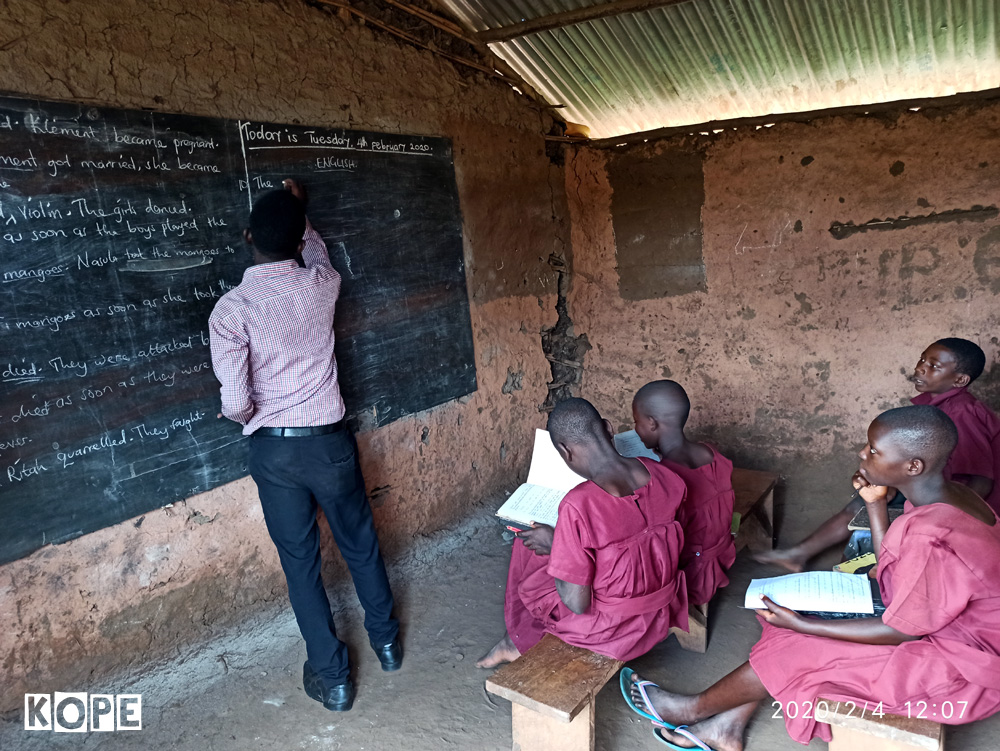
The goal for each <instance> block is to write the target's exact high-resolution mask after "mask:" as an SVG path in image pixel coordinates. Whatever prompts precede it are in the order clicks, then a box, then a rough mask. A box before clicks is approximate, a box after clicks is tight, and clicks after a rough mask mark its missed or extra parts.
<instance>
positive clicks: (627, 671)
mask: <svg viewBox="0 0 1000 751" xmlns="http://www.w3.org/2000/svg"><path fill="white" fill-rule="evenodd" d="M633 675H635V671H634V670H632V669H631V668H622V671H621V673H619V674H618V683H619V685H620V686H621V689H622V696H623V697H625V703H626V704H628V706H629V709H631V710H632V711H633V712H635V713H636V714H637V715H639V716H640V717H642V718H643V719H646V720H649V721H650V722H652V723H653V724H654V725H659V726H660V727H661V728H666V729H667V730H673V729H674V726H673V725H671V724H670V723H669V722H666V721H665V720H664V719H663V718H662V717H660V715H658V714H657V713H656V710H655V709H653V705H652V703H650V701H649V697H648V696H647V695H646V686H653V687H655V688H659V686H657V685H656V684H655V683H653V682H652V681H633V680H632V676H633ZM633 685H634V686H635V687H636V688H638V689H639V693H640V694H642V700H643V702H644V703H645V704H646V706H647V707H649V710H650V711H649V712H647V711H645V710H643V709H639V707H638V705H636V703H635V702H634V701H632V694H631V691H630V690H629V689H630V688H631V687H632V686H633Z"/></svg>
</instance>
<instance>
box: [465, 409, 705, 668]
mask: <svg viewBox="0 0 1000 751" xmlns="http://www.w3.org/2000/svg"><path fill="white" fill-rule="evenodd" d="M548 429H549V433H550V434H551V436H552V442H553V443H554V444H555V446H556V449H558V451H559V454H560V456H562V458H563V459H564V460H565V461H566V464H568V465H569V467H570V468H571V469H572V470H573V471H575V472H576V473H577V474H579V475H581V476H583V477H585V478H587V482H583V483H580V484H579V485H577V486H576V487H575V488H573V490H571V491H570V492H569V494H568V495H566V497H565V498H564V499H563V500H562V502H561V503H560V505H559V521H558V522H557V523H556V526H555V529H553V528H552V527H549V526H545V525H536V526H535V527H534V528H533V529H530V530H526V531H524V532H519V533H518V538H519V539H517V540H515V541H514V549H513V551H512V553H511V561H510V570H509V573H508V576H507V593H506V599H505V601H504V621H505V624H506V626H507V633H506V634H504V637H503V638H502V639H501V640H500V641H499V642H498V643H497V645H496V646H495V647H493V649H491V650H490V651H489V652H488V653H487V654H486V655H485V656H484V657H483V658H482V659H481V660H479V662H477V663H476V664H477V665H478V666H479V667H483V668H490V667H495V666H497V665H499V664H501V663H503V662H510V661H511V660H514V659H516V658H517V657H519V656H520V655H521V653H523V652H525V651H526V650H528V649H530V648H531V647H532V646H534V645H535V644H536V643H537V642H538V641H539V640H540V639H541V638H542V636H543V634H545V633H550V634H555V635H556V636H558V637H559V638H560V639H562V640H563V641H565V642H567V643H569V644H573V645H576V646H578V647H585V648H587V649H590V650H592V651H594V652H598V653H600V654H603V655H608V656H610V657H616V658H618V659H620V660H628V659H631V658H632V657H638V656H639V655H642V654H645V653H646V652H648V651H649V650H650V649H651V648H652V647H653V646H654V645H656V644H658V643H659V642H660V641H662V640H663V639H665V638H666V637H667V634H668V633H669V632H670V628H671V627H672V626H681V627H685V628H686V627H687V611H688V601H687V592H686V590H685V586H684V575H683V574H682V573H681V572H680V571H679V569H678V565H677V564H678V556H679V554H680V551H681V547H682V545H683V532H682V530H681V525H680V523H679V522H678V521H677V520H676V518H675V517H676V514H677V509H678V507H679V506H680V505H681V503H682V502H683V500H684V492H685V491H684V483H683V482H682V481H681V479H680V478H679V477H678V476H677V475H676V474H674V473H673V472H671V471H670V470H669V469H667V468H666V467H663V466H661V465H660V464H658V463H657V462H655V461H652V460H650V459H626V458H625V457H622V456H620V455H619V454H618V452H617V451H616V450H615V447H614V443H613V441H612V436H613V435H614V433H613V431H612V429H611V425H610V423H608V421H607V420H602V419H601V416H600V415H599V414H598V412H597V410H596V409H594V407H593V405H591V404H590V402H588V401H586V400H584V399H568V400H566V401H564V402H560V403H559V404H557V405H556V408H555V409H554V410H552V414H551V415H550V416H549V424H548Z"/></svg>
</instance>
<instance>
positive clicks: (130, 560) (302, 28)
mask: <svg viewBox="0 0 1000 751" xmlns="http://www.w3.org/2000/svg"><path fill="white" fill-rule="evenodd" d="M0 71H2V72H0V89H2V90H4V91H5V92H7V93H10V94H14V95H24V96H35V97H39V98H47V99H64V100H72V101H81V102H90V103H95V104H100V105H105V106H119V107H126V108H143V107H146V108H152V109H156V110H162V111H166V112H180V113H186V114H194V115H204V116H217V117H225V118H245V119H258V120H264V121H271V122H296V121H297V122H302V123H312V124H317V125H323V126H329V127H347V128H357V129H369V130H376V131H387V132H403V133H416V134H425V135H433V136H445V137H449V138H451V139H453V144H454V153H455V169H456V174H457V180H458V188H459V197H460V204H461V210H462V212H463V220H464V240H465V256H466V263H467V268H468V281H469V292H470V301H471V308H472V310H471V313H472V325H473V331H474V336H475V347H476V367H477V370H478V379H479V389H478V391H477V392H476V393H475V394H473V395H471V396H470V397H466V398H463V399H461V400H458V401H455V402H451V403H449V404H446V405H443V406H441V407H438V408H435V409H433V410H430V411H428V412H425V413H421V414H418V415H415V416H411V417H408V418H405V419H402V420H399V421H397V422H395V423H393V424H391V425H388V426H386V427H384V428H381V429H379V430H377V431H375V432H369V433H364V434H362V435H360V436H359V444H360V449H361V455H362V463H363V468H364V472H365V478H366V481H367V484H368V489H369V492H370V494H371V496H372V503H373V506H374V508H375V517H376V523H377V525H378V527H379V529H380V533H381V537H382V542H383V548H384V550H386V551H387V553H388V555H389V557H390V558H391V557H392V556H393V554H395V553H398V552H400V551H402V550H403V549H405V548H406V547H407V546H408V545H411V544H412V542H413V540H414V538H415V537H418V536H419V535H421V534H424V533H429V532H432V531H435V530H438V529H441V528H443V527H446V526H448V525H449V524H453V523H455V522H456V521H457V520H460V519H461V518H463V517H464V516H465V515H466V514H467V513H468V512H469V509H470V507H471V506H473V505H474V504H478V503H483V502H484V500H486V499H489V498H490V496H491V495H493V496H495V495H496V494H497V493H498V492H499V491H500V489H501V488H506V487H509V486H510V485H511V484H512V482H513V480H514V479H515V478H516V476H517V474H518V473H519V472H521V471H522V470H523V468H524V466H525V465H526V456H525V450H526V447H530V445H531V442H530V433H531V430H532V429H533V428H534V427H536V426H539V425H541V424H543V421H544V416H543V415H541V414H540V413H539V411H538V406H539V405H540V404H541V403H542V402H543V401H544V399H545V397H546V388H545V384H546V382H547V380H548V379H549V377H550V371H549V365H548V362H547V361H546V359H545V357H544V355H543V353H542V348H541V343H540V330H541V329H542V328H543V327H545V326H551V325H552V323H553V322H554V321H555V317H556V313H555V288H556V278H555V274H554V272H553V271H552V267H551V266H550V265H549V264H548V263H547V259H548V257H549V255H550V254H551V253H562V252H563V251H564V250H565V248H564V246H565V244H566V241H565V237H564V234H565V233H564V231H563V229H562V227H561V221H562V217H563V216H564V214H565V212H564V210H563V209H562V206H563V205H564V199H563V198H562V196H561V194H562V191H563V172H562V170H561V168H558V167H555V166H553V165H552V164H551V162H550V161H549V160H548V158H547V157H546V156H545V153H544V151H545V149H544V146H545V144H544V140H543V137H542V136H543V134H544V133H545V132H547V130H548V128H549V126H550V121H549V120H548V118H547V116H546V115H544V114H541V113H540V112H539V111H538V110H537V108H533V107H532V106H529V104H528V102H527V101H526V100H525V98H524V97H521V96H519V95H518V94H516V93H515V92H514V91H512V90H511V89H510V87H508V86H506V85H504V84H502V83H499V82H497V81H495V80H491V79H489V78H487V77H486V76H484V75H482V74H480V73H475V72H469V71H468V70H467V69H462V68H459V67H456V66H455V65H453V64H452V63H450V62H448V61H446V60H444V59H442V58H440V57H438V56H435V55H433V54H431V53H429V52H427V51H423V50H419V49H417V48H415V47H412V46H407V45H404V44H402V43H400V42H398V41H396V40H395V39H394V38H392V37H388V36H386V35H385V34H383V33H382V32H378V31H374V30H372V29H370V28H368V27H366V26H362V25H358V24H357V23H355V22H345V21H343V20H342V19H341V18H340V17H338V16H336V15H333V14H331V13H328V12H326V11H324V10H320V9H317V8H315V7H310V6H309V5H307V4H306V3H304V2H301V1H300V0H151V1H147V0H93V1H90V0H88V2H60V1H59V0H34V1H32V2H28V1H27V0H19V2H16V3H3V4H0ZM529 450H530V449H529ZM38 502H39V503H44V502H45V499H44V498H40V499H39V501H38ZM7 523H10V522H9V521H8V522H7ZM327 537H328V535H327ZM326 544H327V549H329V546H330V542H329V540H328V539H327V540H326ZM334 559H336V556H334ZM331 573H332V574H333V576H335V577H342V576H343V571H342V570H341V568H340V567H339V565H338V564H334V565H333V566H332V571H331ZM391 575H393V576H398V575H399V573H398V572H391ZM284 602H286V594H285V589H284V580H283V577H282V576H281V572H280V569H279V567H278V561H277V556H276V554H275V552H274V549H273V546H272V545H271V543H270V540H269V539H268V537H267V533H266V531H265V529H264V525H263V520H262V517H261V513H260V509H259V506H258V503H257V498H256V491H255V487H254V485H253V482H252V481H251V480H249V479H243V480H240V481H237V482H235V483H232V484H230V485H228V486H225V487H222V488H219V489H216V490H214V491H211V492H208V493H204V494H202V495H199V496H196V497H194V498H191V499H189V500H188V501H187V502H186V503H181V504H176V505H175V506H174V507H173V508H169V509H161V510H157V511H154V512H151V513H149V514H146V515H145V516H144V517H142V518H140V519H134V520H131V521H129V522H125V523H123V524H120V525H118V526H116V527H112V528H108V529H104V530H101V531H99V532H96V533H94V534H91V535H87V536H85V537H82V538H79V539H77V540H74V541H71V542H68V543H66V544H63V545H59V546H50V547H47V548H43V549H42V550H39V551H38V552H36V553H35V554H33V555H31V556H29V557H27V558H25V559H22V560H20V561H16V562H14V563H10V564H8V565H5V566H3V567H0V685H2V686H3V687H4V691H3V694H2V705H0V710H12V709H14V708H15V707H17V706H19V705H20V703H21V694H22V693H23V692H24V691H49V690H60V689H67V690H88V689H89V687H93V686H98V687H99V682H95V681H98V679H99V676H100V675H101V674H102V673H106V672H108V671H110V670H112V669H116V668H126V669H127V668H128V667H130V666H133V665H139V664H142V663H143V662H144V661H146V660H149V659H152V658H155V657H158V656H162V655H165V654H169V653H171V652H172V651H173V650H174V649H175V648H176V647H177V646H178V645H181V644H184V643H186V642H189V641H191V640H193V639H196V638H202V637H207V636H210V635H211V634H213V633H215V632H216V631H218V630H219V629H221V628H223V627H224V626H226V625H228V624H231V623H234V622H237V621H240V620H244V619H247V618H252V617H254V616H255V615H256V614H258V613H260V612H262V611H264V610H266V609H267V608H268V607H269V606H271V605H272V604H280V603H284Z"/></svg>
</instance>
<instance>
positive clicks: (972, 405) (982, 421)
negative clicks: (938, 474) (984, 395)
mask: <svg viewBox="0 0 1000 751" xmlns="http://www.w3.org/2000/svg"><path fill="white" fill-rule="evenodd" d="M910 401H911V402H913V403H914V404H929V405H930V406H932V407H937V408H938V409H940V410H941V411H942V412H944V413H945V414H946V415H948V417H950V418H951V421H952V422H953V423H955V427H956V428H957V429H958V445H956V446H955V450H954V451H952V452H951V457H950V458H949V459H948V463H947V464H946V465H945V467H944V476H945V478H946V479H949V480H950V479H952V475H980V476H981V477H988V478H990V479H991V480H993V490H992V492H991V493H990V495H989V498H984V499H983V500H985V501H986V502H987V503H988V504H989V505H990V507H991V508H992V509H993V510H994V511H996V512H997V513H1000V478H998V476H1000V418H998V417H997V416H996V415H995V414H993V412H992V410H990V408H989V407H987V406H986V405H985V404H983V403H982V402H981V401H979V400H978V399H977V398H976V397H974V396H973V395H972V394H970V393H969V391H968V389H965V388H961V389H952V390H951V391H946V392H944V393H943V394H918V395H917V396H915V397H913V398H912V399H910Z"/></svg>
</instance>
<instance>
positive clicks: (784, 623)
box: [756, 595, 803, 631]
mask: <svg viewBox="0 0 1000 751" xmlns="http://www.w3.org/2000/svg"><path fill="white" fill-rule="evenodd" d="M760 599H761V601H762V602H763V603H764V607H765V608H767V609H766V610H758V611H756V612H757V614H758V615H759V616H760V617H761V618H763V619H764V620H765V621H767V622H768V623H770V624H771V625H772V626H777V627H778V628H787V629H790V630H792V631H800V630H801V629H800V628H799V625H800V624H801V623H802V620H803V618H802V616H801V615H799V614H798V613H796V612H795V611H794V610H790V609H788V608H783V607H781V605H778V604H777V603H775V602H774V600H772V599H771V598H770V597H766V596H764V595H761V598H760Z"/></svg>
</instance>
